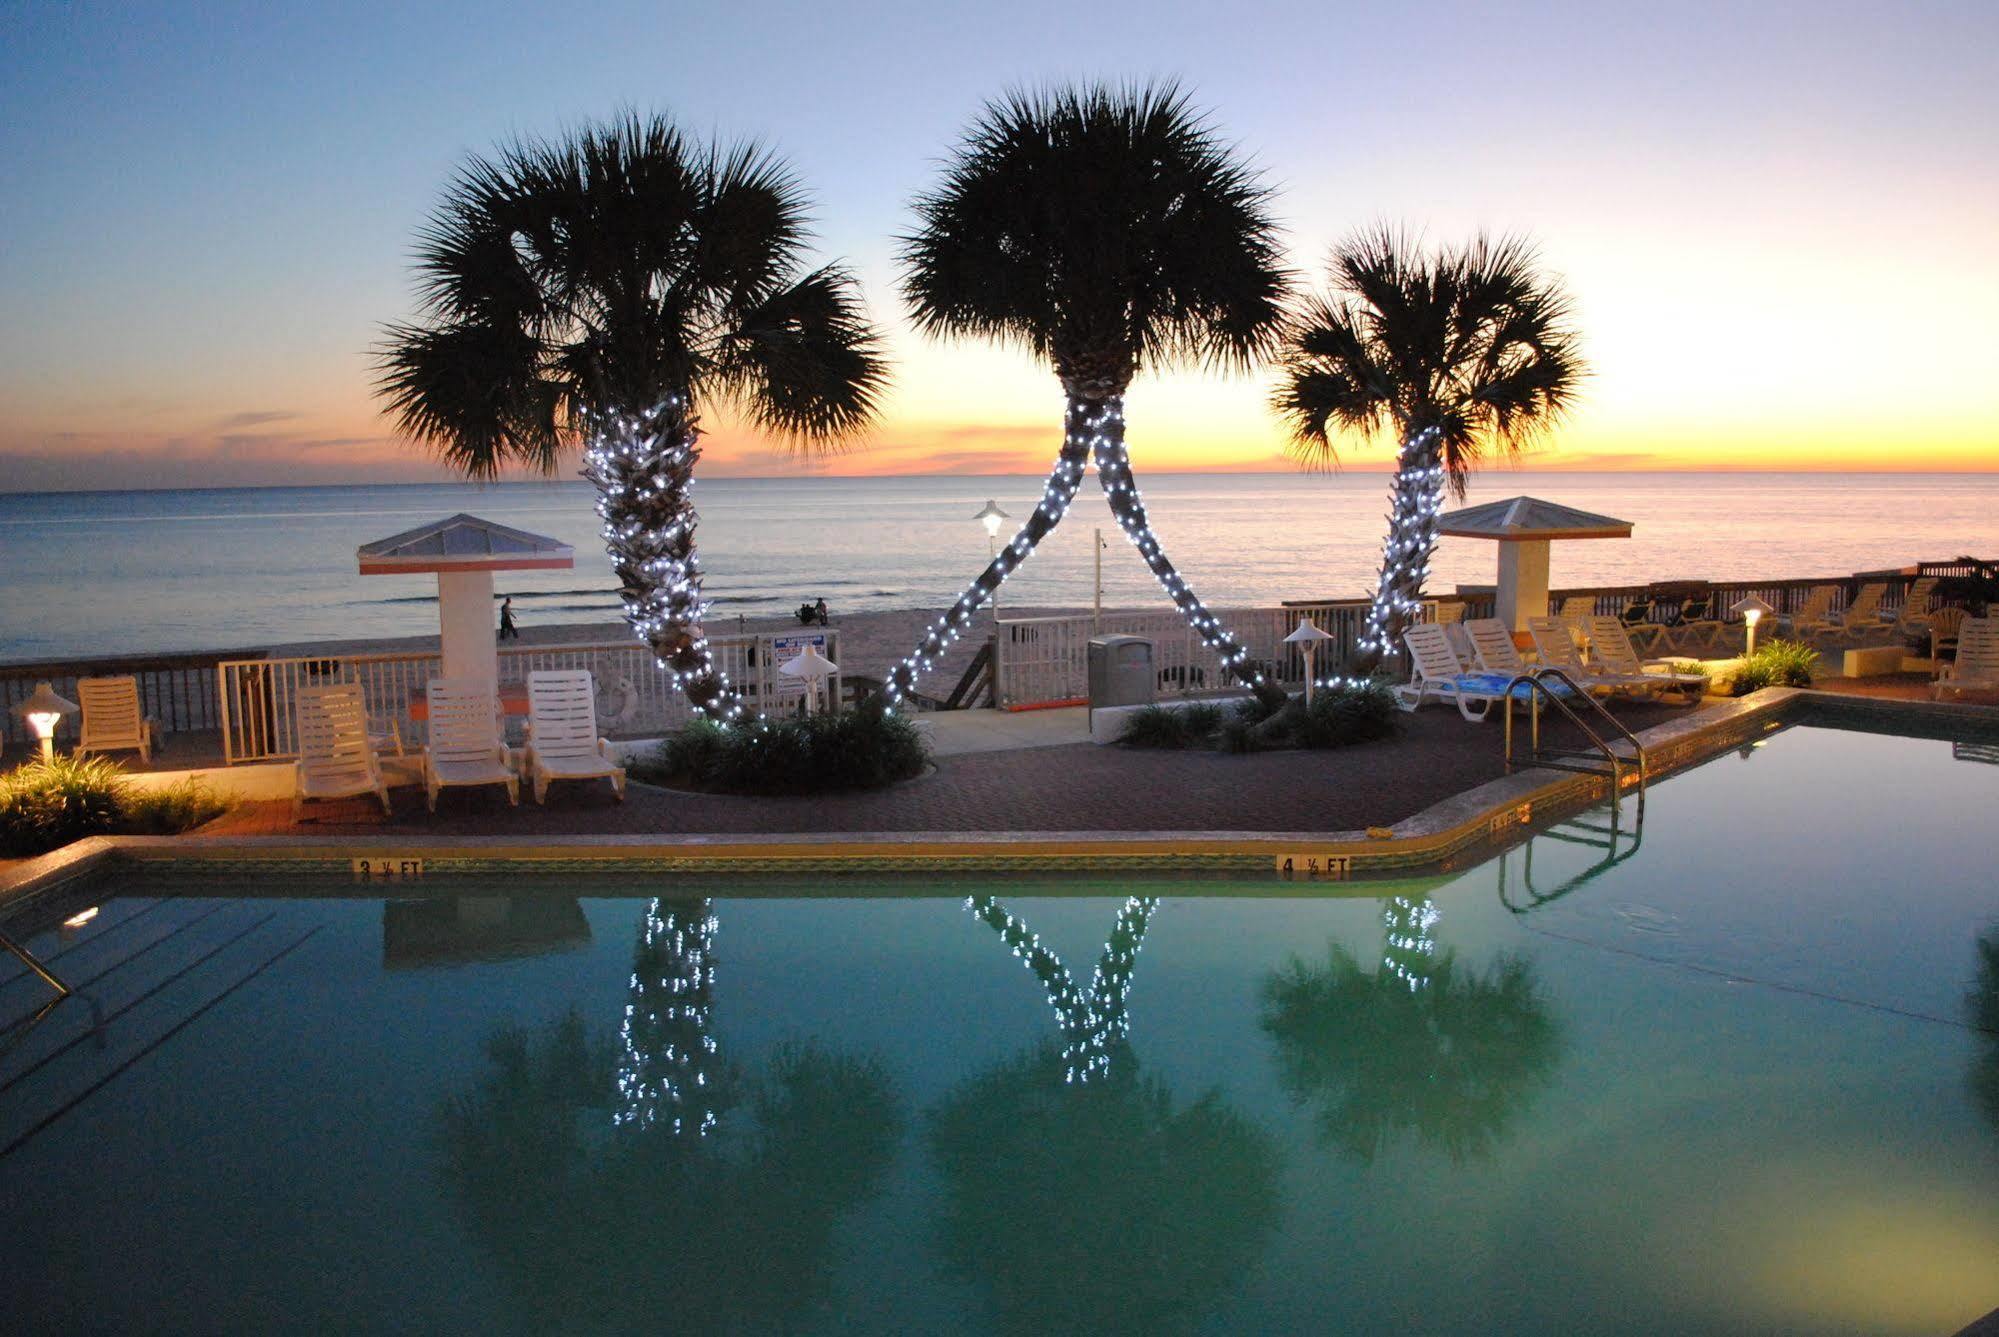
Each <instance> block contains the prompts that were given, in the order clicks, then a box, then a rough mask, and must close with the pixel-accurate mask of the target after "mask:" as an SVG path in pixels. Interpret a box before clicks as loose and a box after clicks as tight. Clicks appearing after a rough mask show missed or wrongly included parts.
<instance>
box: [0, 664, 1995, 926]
mask: <svg viewBox="0 0 1999 1337" xmlns="http://www.w3.org/2000/svg"><path fill="white" fill-rule="evenodd" d="M1806 708H1809V710H1810V711H1811V712H1812V713H1815V714H1816V713H1819V712H1821V711H1828V712H1833V713H1835V714H1838V715H1842V716H1845V717H1848V718H1851V719H1854V720H1856V721H1858V720H1863V719H1865V720H1872V721H1875V722H1877V723H1879V724H1881V725H1883V726H1889V727H1892V726H1893V725H1894V724H1895V723H1896V722H1897V720H1898V719H1902V720H1920V721H1921V722H1923V723H1925V724H1929V725H1930V726H1931V727H1941V725H1940V723H1939V722H1940V721H1955V722H1962V721H1965V720H1967V719H1978V720H1980V721H1981V722H1982V723H1988V724H1990V725H1992V726H1993V727H1995V728H1999V709H1980V708H1976V707H1964V706H1945V707H1937V706H1931V705H1929V704H1928V703H1912V702H1886V701H1871V700H1870V701H1865V702H1859V701H1856V699H1855V698H1851V697H1834V696H1831V695H1829V694H1826V693H1818V692H1802V691H1798V690H1794V689H1789V688H1773V689H1767V690H1765V691H1762V692H1758V693H1756V694H1755V695H1753V696H1749V697H1744V698H1742V699H1741V700H1739V701H1729V702H1723V703H1719V704H1715V705H1711V706H1708V707H1707V708H1705V709H1703V710H1701V711H1700V712H1698V713H1697V714H1693V715H1689V716H1687V717H1684V718H1680V719H1675V720H1668V721H1666V722H1664V723H1661V724H1657V725H1654V726H1653V727H1652V728H1650V729H1647V730H1645V731H1644V732H1643V733H1641V734H1640V735H1639V737H1640V739H1641V741H1642V742H1643V743H1644V745H1645V749H1646V753H1647V758H1648V762H1649V765H1650V772H1651V778H1652V779H1653V780H1654V781H1656V780H1659V779H1663V778H1665V777H1666V776H1668V775H1671V774H1672V773H1674V772H1676V771H1680V770H1684V769H1686V768H1687V767H1689V766H1692V765H1695V764H1698V763H1699V762H1702V761H1705V760H1707V759H1708V758H1710V757H1712V756H1715V755H1717V754H1719V753H1721V752H1725V751H1728V750H1729V749H1731V748H1734V747H1737V746H1740V745H1741V744H1742V743H1744V742H1746V741H1748V740H1750V739H1753V738H1755V737H1758V736H1760V735H1761V734H1763V733H1766V732H1768V731H1770V730H1771V729H1774V728H1777V727H1778V726H1780V725H1781V724H1784V723H1787V722H1790V721H1791V720H1792V719H1793V717H1794V716H1795V715H1797V714H1798V713H1799V712H1800V710H1801V709H1806ZM1940 712H1947V713H1940ZM1494 743H1495V745H1497V743H1498V739H1497V738H1495V739H1494ZM1608 794H1609V782H1608V780H1607V779H1606V778H1605V777H1602V776H1595V775H1582V774H1575V773H1572V772H1566V771H1550V770H1544V769H1534V770H1528V771H1522V772H1520V773H1517V774H1514V775H1509V776H1505V777H1502V778H1500V779H1497V780H1492V781H1488V782H1486V783H1485V784H1481V785H1478V786H1476V787H1474V788H1472V789H1469V790H1466V791H1465V792H1463V793H1461V794H1457V795H1455V796H1453V797H1451V798H1448V799H1445V800H1443V801H1442V802H1440V803H1436V804H1433V805H1432V806H1430V807H1429V808H1427V809H1425V810H1424V811H1422V812H1420V813H1418V814H1416V815H1414V816H1412V817H1410V818H1407V819H1405V820H1404V821H1402V822H1399V823H1397V824H1396V825H1395V826H1394V827H1392V828H1390V829H1389V834H1388V835H1387V836H1386V837H1375V836H1370V835H1369V834H1368V833H1367V832H1365V831H1335V832H1264V831H1257V832H1242V831H1132V832H1102V831H1020V832H1007V833H991V832H980V833H970V834H968V833H959V832H858V833H852V834H838V835H833V834H827V833H814V834H800V835H770V836H734V835H728V836H724V835H708V836H703V835H657V836H654V835H600V836H591V835H577V836H569V837H562V838H559V839H553V840H551V839H549V838H546V837H539V836H467V837H458V838H451V839H440V838H437V837H427V836H422V835H398V836H385V837H370V836H344V835H343V836H200V835H194V836H171V837H162V836H111V837H94V838H92V839H90V840H85V841H80V842H78V843H77V844H75V845H71V846H68V847H66V848H65V849H63V850H59V851H57V852H55V853H53V854H49V855H44V856H42V857H41V858H39V859H34V860H29V861H27V862H26V863H24V864H22V865H20V866H17V867H16V868H14V869H12V870H10V871H9V872H8V873H6V874H0V905H6V904H9V903H11V902H14V901H16V900H19V899H22V898H27V897H32V896H35V895H37V894H39V893H42V892H46V891H49V890H52V889H54V888H56V887H59V886H63V885H66V884H68V883H70V882H73V881H75V880H76V879H78V878H80V877H85V876H90V875H94V874H97V873H100V872H104V871H106V870H108V869H111V868H115V867H117V866H121V865H139V866H147V865H171V866H173V867H174V868H176V869H180V870H190V871H201V870H214V871H224V870H227V871H235V872H246V871H263V870H269V871H287V872H302V871H317V872H327V871H339V872H343V873H344V872H347V871H348V869H349V867H350V861H351V860H353V859H355V858H361V857H369V858H378V857H379V858H396V859H421V860H423V861H424V865H425V869H426V871H427V872H435V873H490V872H500V871H505V870H510V869H511V870H523V869H533V870H535V871H538V872H594V873H613V872H635V873H636V872H644V873H739V874H760V875H768V874H773V873H876V872H879V873H893V872H936V871H967V872H1007V871H1131V872H1148V871H1149V872H1181V871H1187V872H1238V873H1260V874H1265V875H1273V874H1274V871H1275V861H1276V859H1277V858H1278V857H1280V856H1284V855H1288V854H1306V855H1309V856H1313V857H1317V858H1319V859H1320V860H1322V861H1323V862H1324V864H1325V865H1326V866H1329V867H1332V868H1334V869H1335V870H1336V876H1337V878H1338V879H1339V880H1365V879H1369V878H1374V877H1388V876H1404V877H1406V876H1412V875H1420V874H1426V873H1434V874H1447V873H1451V872H1455V871H1457V870H1460V869H1462V868H1465V867H1467V866H1469V865H1470V864H1472V863H1475V862H1478V861H1480V860H1482V859H1484V858H1486V857H1488V856H1490V855H1491V854H1493V853H1496V852H1497V851H1498V850H1500V849H1503V848H1505V847H1507V846H1508V845H1511V844H1514V843H1517V842H1518V841H1519V840H1522V839H1524V838H1526V837H1527V836H1529V835H1532V834H1533V833H1534V831H1536V830H1538V829H1541V828H1544V827H1545V826H1547V825H1548V824H1549V823H1551V822H1556V821H1560V820H1561V819H1563V818H1564V817H1567V816H1571V815H1573V814H1574V813H1576V812H1579V811H1581V810H1582V809H1584V808H1587V807H1589V806H1591V805H1592V804H1596V803H1600V802H1602V801H1603V800H1604V799H1605V798H1606V797H1607V796H1608Z"/></svg>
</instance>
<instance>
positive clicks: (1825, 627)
mask: <svg viewBox="0 0 1999 1337" xmlns="http://www.w3.org/2000/svg"><path fill="white" fill-rule="evenodd" d="M1838 592H1839V591H1838V590H1836V589H1834V588H1833V587H1832V586H1831V585H1814V586H1813V587H1812V592H1811V593H1810V594H1807V595H1806V596H1805V602H1804V606H1803V607H1801V608H1799V609H1798V611H1797V612H1795V613H1792V614H1791V615H1789V616H1788V617H1783V618H1779V619H1778V621H1780V622H1782V623H1783V624H1784V629H1785V630H1786V631H1788V632H1790V634H1791V635H1793V636H1812V635H1816V634H1818V633H1819V632H1837V631H1839V630H1840V625H1839V623H1838V622H1837V621H1835V620H1834V619H1833V615H1832V596H1833V595H1835V594H1837V593H1838Z"/></svg>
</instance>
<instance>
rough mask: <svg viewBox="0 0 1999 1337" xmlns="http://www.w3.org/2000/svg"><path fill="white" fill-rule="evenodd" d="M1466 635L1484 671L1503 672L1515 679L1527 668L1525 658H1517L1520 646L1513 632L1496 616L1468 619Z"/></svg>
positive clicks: (1526, 670)
mask: <svg viewBox="0 0 1999 1337" xmlns="http://www.w3.org/2000/svg"><path fill="white" fill-rule="evenodd" d="M1465 635H1466V636H1469V637H1470V638H1471V650H1472V654H1473V655H1474V656H1475V657H1476V658H1477V659H1478V666H1479V667H1480V668H1482V669H1484V670H1485V671H1486V672H1487V673H1504V674H1505V675H1506V676H1507V677H1509V678H1517V677H1519V676H1520V675H1521V674H1523V673H1526V672H1528V671H1529V670H1528V668H1527V661H1526V660H1524V659H1522V658H1521V657H1520V648H1519V647H1518V646H1516V645H1515V644H1514V643H1513V633H1512V631H1510V630H1508V628H1507V626H1506V624H1505V623H1504V622H1501V621H1500V620H1499V619H1498V618H1496V617H1475V618H1472V619H1470V620H1469V621H1467V622H1466V623H1465Z"/></svg>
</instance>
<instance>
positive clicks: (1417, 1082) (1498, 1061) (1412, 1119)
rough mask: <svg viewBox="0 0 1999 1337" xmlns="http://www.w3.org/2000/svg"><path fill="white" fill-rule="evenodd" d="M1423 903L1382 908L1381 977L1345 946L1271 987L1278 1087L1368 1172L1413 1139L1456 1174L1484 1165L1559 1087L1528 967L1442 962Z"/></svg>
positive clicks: (1296, 963)
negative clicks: (1393, 1144) (1478, 1161)
mask: <svg viewBox="0 0 1999 1337" xmlns="http://www.w3.org/2000/svg"><path fill="white" fill-rule="evenodd" d="M1436 918H1437V912H1436V907H1435V905H1434V904H1433V903H1432V902H1431V901H1430V900H1429V899H1428V898H1427V897H1424V898H1408V897H1395V898H1392V899H1390V900H1388V901H1386V902H1384V905H1383V909H1382V919H1383V922H1384V929H1385V933H1384V945H1383V949H1382V956H1381V961H1380V964H1379V965H1378V966H1377V967H1376V968H1375V969H1373V970H1369V969H1367V968H1366V967H1365V966H1364V965H1363V964H1362V963H1361V962H1360V961H1359V960H1358V959H1357V958H1356V957H1355V956H1354V955H1353V953H1352V952H1350V951H1348V950H1347V948H1346V947H1345V945H1344V944H1342V943H1340V942H1338V941H1334V942H1332V943H1330V944H1329V945H1328V949H1327V953H1328V954H1327V960H1326V963H1325V964H1324V965H1309V964H1307V963H1306V962H1305V961H1304V960H1302V959H1300V958H1297V957H1294V958H1292V960H1291V963H1290V964H1289V965H1288V966H1287V967H1285V968H1284V969H1283V970H1280V971H1276V972H1273V973H1272V974H1271V975H1270V976H1269V978H1268V979H1266V980H1265V981H1264V986H1263V997H1264V1005H1263V1029H1264V1030H1265V1032H1266V1033H1268V1034H1269V1035H1270V1037H1271V1039H1272V1040H1273V1041H1274V1042H1275V1044H1276V1048H1277V1063H1278V1073H1279V1077H1280V1079H1281V1080H1282V1081H1283V1084H1284V1086H1285V1089H1286V1090H1288V1091H1289V1092H1290V1093H1291V1096H1292V1098H1293V1099H1294V1100H1296V1101H1298V1102H1299V1103H1300V1104H1304V1105H1311V1106H1313V1107H1314V1108H1315V1109H1316V1111H1317V1116H1318V1117H1317V1123H1318V1128H1319V1136H1320V1140H1321V1141H1323V1142H1325V1143H1327V1144H1329V1145H1331V1146H1335V1147H1337V1148H1339V1149H1340V1150H1341V1151H1342V1152H1344V1153H1346V1154H1347V1155H1349V1156H1352V1157H1353V1158H1355V1159H1356V1160H1359V1161H1362V1162H1371V1161H1372V1160H1373V1159H1374V1157H1375V1155H1376V1154H1377V1153H1378V1152H1379V1151H1380V1150H1381V1148H1382V1146H1383V1145H1384V1144H1385V1143H1387V1142H1388V1141H1389V1140H1390V1139H1392V1138H1393V1137H1394V1136H1396V1135H1397V1134H1398V1133H1402V1132H1405V1131H1406V1132H1411V1133H1414V1134H1415V1136H1416V1138H1417V1140H1418V1141H1419V1142H1421V1143H1423V1144H1424V1145H1426V1146H1431V1147H1435V1148H1438V1149H1441V1150H1443V1151H1444V1152H1446V1153H1447V1154H1448V1155H1449V1156H1450V1158H1451V1160H1452V1161H1453V1162H1454V1163H1457V1164H1463V1163H1464V1162H1466V1161H1468V1160H1471V1159H1474V1158H1477V1157H1481V1156H1484V1155H1486V1154H1488V1153H1490V1152H1491V1151H1492V1149H1493V1148H1494V1147H1495V1146H1497V1145H1498V1144H1499V1142H1500V1141H1501V1140H1503V1139H1504V1138H1505V1136H1506V1134H1507V1129H1508V1125H1509V1124H1510V1123H1511V1122H1512V1120H1513V1119H1514V1117H1515V1116H1516V1115H1518V1114H1519V1112H1520V1111H1521V1110H1522V1109H1524V1108H1525V1107H1526V1105H1527V1103H1528V1101H1529V1100H1530V1099H1531V1098H1532V1097H1533V1096H1534V1095H1535V1094H1537V1093H1538V1092H1539V1090H1540V1089H1541V1088H1542V1087H1543V1086H1545V1085H1546V1084H1547V1083H1548V1081H1549V1079H1550V1078H1551V1077H1552V1076H1553V1075H1554V1069H1555V1067H1556V1064H1557V1063H1558V1061H1559V1060H1560V1057H1561V1051H1562V1038H1561V1028H1560V1026H1559V1024H1558V1023H1557V1022H1556V1020H1555V1019H1554V1017H1553V1016H1552V1015H1551V1014H1550V1013H1549V1010H1548V1005H1547V1002H1546V1000H1545V999H1544V998H1543V997H1542V995H1541V992H1540V989H1539V987H1538V986H1537V985H1536V983H1535V981H1534V975H1533V969H1532V967H1531V966H1530V965H1529V963H1528V962H1527V961H1526V960H1525V959H1524V958H1521V957H1515V956H1502V957H1500V958H1499V960H1498V961H1496V962H1495V963H1494V965H1493V967H1492V969H1491V970H1490V971H1488V972H1486V973H1484V974H1480V973H1478V972H1476V971H1474V970H1471V969H1469V968H1467V967H1464V966H1462V965H1460V964H1459V962H1458V960H1457V956H1456V954H1455V953H1453V952H1444V953H1442V954H1441V955H1440V954H1438V952H1437V945H1436V939H1435V937H1434V936H1433V935H1432V932H1431V929H1432V927H1433V926H1434V925H1435V923H1436Z"/></svg>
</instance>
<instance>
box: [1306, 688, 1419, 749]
mask: <svg viewBox="0 0 1999 1337" xmlns="http://www.w3.org/2000/svg"><path fill="white" fill-rule="evenodd" d="M1395 724H1396V706H1395V697H1394V694H1393V693H1391V692H1390V691H1389V689H1388V684H1387V683H1385V682H1381V681H1379V680H1372V679H1371V680H1369V681H1367V682H1361V683H1342V684H1340V685H1339V686H1336V687H1326V688H1321V689H1319V690H1318V691H1316V692H1314V693H1313V695H1312V704H1311V706H1310V707H1309V708H1307V709H1306V711H1305V714H1304V717H1303V719H1302V720H1301V721H1300V722H1299V726H1298V743H1299V746H1301V747H1345V746H1347V745H1348V744H1350V743H1366V742H1370V741H1372V740H1374V739H1377V738H1386V737H1388V736H1389V735H1390V734H1392V733H1394V732H1395Z"/></svg>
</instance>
